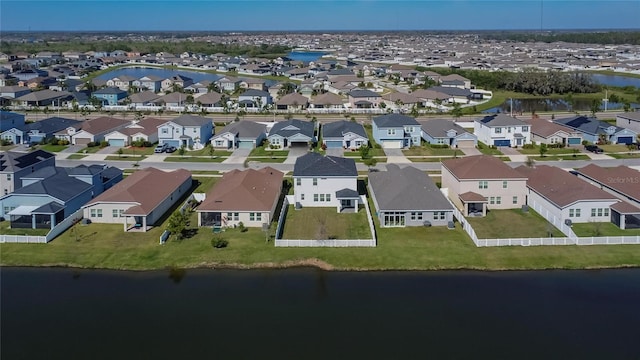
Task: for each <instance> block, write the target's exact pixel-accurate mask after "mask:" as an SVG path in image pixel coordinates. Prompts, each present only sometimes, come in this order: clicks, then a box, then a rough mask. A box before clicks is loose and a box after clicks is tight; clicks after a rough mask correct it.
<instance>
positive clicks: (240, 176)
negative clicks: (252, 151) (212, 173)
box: [197, 166, 284, 211]
mask: <svg viewBox="0 0 640 360" xmlns="http://www.w3.org/2000/svg"><path fill="white" fill-rule="evenodd" d="M283 177H284V174H283V173H281V172H280V171H278V170H275V169H274V168H272V167H269V166H267V167H264V168H262V169H260V170H255V169H247V170H243V171H240V170H237V169H236V170H232V171H229V172H227V173H225V174H224V175H223V176H222V179H220V180H219V181H218V182H217V183H216V184H215V185H214V186H213V188H212V189H211V190H209V192H207V197H206V198H205V200H204V201H203V202H202V203H201V204H200V206H198V209H197V211H216V210H217V211H227V210H232V211H270V210H271V209H272V208H273V206H274V204H275V203H276V202H277V201H278V200H279V198H280V191H281V189H282V178H283Z"/></svg>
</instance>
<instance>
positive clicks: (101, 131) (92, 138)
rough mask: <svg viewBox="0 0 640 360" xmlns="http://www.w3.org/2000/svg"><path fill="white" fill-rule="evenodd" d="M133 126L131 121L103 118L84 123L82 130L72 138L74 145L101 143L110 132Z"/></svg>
mask: <svg viewBox="0 0 640 360" xmlns="http://www.w3.org/2000/svg"><path fill="white" fill-rule="evenodd" d="M129 124H131V122H130V121H129V120H123V119H118V118H113V117H107V116H102V117H99V118H95V119H93V120H87V121H84V122H83V123H82V129H81V130H80V131H78V132H76V133H75V134H74V135H73V136H72V137H71V143H72V144H73V145H86V144H88V143H90V142H101V141H103V140H104V136H105V135H107V134H108V133H110V132H113V131H116V130H120V129H122V128H124V127H126V126H127V125H129Z"/></svg>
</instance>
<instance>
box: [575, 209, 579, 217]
mask: <svg viewBox="0 0 640 360" xmlns="http://www.w3.org/2000/svg"><path fill="white" fill-rule="evenodd" d="M576 217H580V209H576Z"/></svg>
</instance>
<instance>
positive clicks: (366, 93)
mask: <svg viewBox="0 0 640 360" xmlns="http://www.w3.org/2000/svg"><path fill="white" fill-rule="evenodd" d="M349 96H351V97H353V98H362V97H366V98H369V97H376V98H379V97H380V94H378V93H377V92H373V91H371V90H367V89H353V90H351V91H349Z"/></svg>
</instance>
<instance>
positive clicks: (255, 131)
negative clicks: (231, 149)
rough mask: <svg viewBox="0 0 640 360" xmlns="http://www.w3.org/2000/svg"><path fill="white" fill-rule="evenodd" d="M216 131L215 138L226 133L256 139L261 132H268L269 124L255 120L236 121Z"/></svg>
mask: <svg viewBox="0 0 640 360" xmlns="http://www.w3.org/2000/svg"><path fill="white" fill-rule="evenodd" d="M216 132H217V134H216V136H214V137H213V138H214V139H215V138H217V137H220V136H222V135H223V134H226V133H231V134H234V135H238V136H239V137H240V138H251V139H256V138H257V137H258V136H260V134H265V133H266V132H267V126H266V125H264V124H260V123H257V122H255V121H236V122H232V123H230V124H228V125H227V126H225V127H224V128H222V130H220V131H216Z"/></svg>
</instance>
